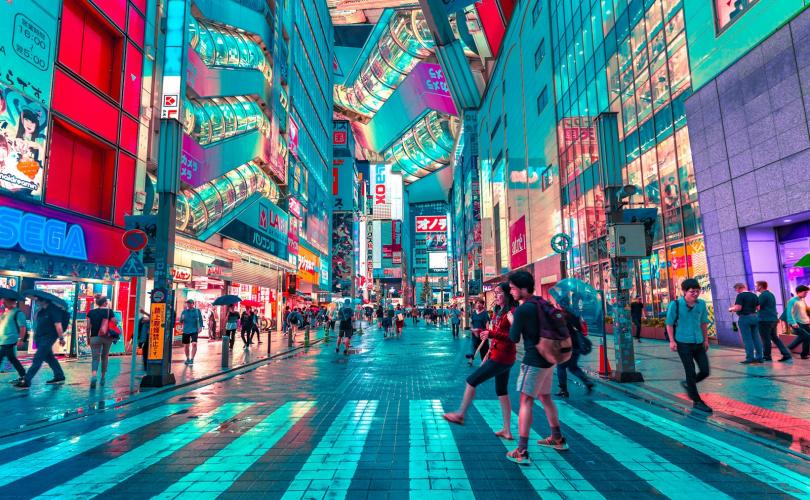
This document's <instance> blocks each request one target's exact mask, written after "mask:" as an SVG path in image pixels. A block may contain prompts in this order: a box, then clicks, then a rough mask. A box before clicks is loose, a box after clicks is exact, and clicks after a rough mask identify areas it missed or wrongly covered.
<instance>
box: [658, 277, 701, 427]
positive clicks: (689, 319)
mask: <svg viewBox="0 0 810 500" xmlns="http://www.w3.org/2000/svg"><path fill="white" fill-rule="evenodd" d="M681 291H682V292H683V296H682V297H679V298H677V299H675V300H673V301H672V302H670V304H669V307H668V308H667V319H666V324H667V332H668V333H669V348H670V350H671V351H673V352H677V353H678V357H679V358H680V359H681V363H682V364H683V369H684V373H685V375H686V380H684V381H682V382H681V386H682V387H683V388H684V389H686V393H687V394H688V395H689V398H690V399H691V400H692V405H693V407H694V408H695V409H696V410H699V411H703V412H706V413H711V412H712V409H711V408H710V407H709V405H707V404H706V403H704V402H703V400H702V399H701V398H700V394H699V393H698V390H697V384H698V383H699V382H702V381H703V380H705V379H706V378H707V377H708V376H709V373H710V372H709V356H708V354H707V353H708V351H709V333H708V329H709V312H708V309H707V308H706V302H704V301H703V299H700V298H699V297H700V292H701V288H700V283H698V281H697V280H696V279H692V278H690V279H686V280H684V281H683V283H681ZM696 364H697V367H698V370H699V371H698V372H697V373H696V372H695V365H696Z"/></svg>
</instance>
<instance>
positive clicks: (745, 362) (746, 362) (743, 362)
mask: <svg viewBox="0 0 810 500" xmlns="http://www.w3.org/2000/svg"><path fill="white" fill-rule="evenodd" d="M751 363H754V360H753V359H745V360H743V361H740V364H741V365H750V364H751Z"/></svg>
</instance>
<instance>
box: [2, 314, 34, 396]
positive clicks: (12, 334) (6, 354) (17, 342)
mask: <svg viewBox="0 0 810 500" xmlns="http://www.w3.org/2000/svg"><path fill="white" fill-rule="evenodd" d="M17 306H18V301H17V300H15V299H11V298H6V299H3V307H5V311H3V314H2V316H0V365H2V364H3V360H5V359H7V360H8V361H9V363H11V366H13V367H14V369H15V370H17V375H18V378H17V380H16V381H15V383H20V382H22V381H23V380H25V369H24V368H23V366H22V363H20V360H19V359H17V353H16V352H15V351H14V348H15V347H22V344H23V342H25V340H26V337H27V336H28V323H27V322H26V319H25V313H24V312H22V311H21V310H20V309H19V307H17Z"/></svg>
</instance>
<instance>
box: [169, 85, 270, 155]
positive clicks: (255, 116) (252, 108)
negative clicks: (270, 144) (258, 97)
mask: <svg viewBox="0 0 810 500" xmlns="http://www.w3.org/2000/svg"><path fill="white" fill-rule="evenodd" d="M183 109H184V113H185V120H184V126H183V129H184V131H185V133H187V134H188V135H190V136H191V137H192V138H193V139H194V140H195V141H197V143H198V144H200V145H202V146H205V145H207V144H211V143H214V142H217V141H221V140H223V139H227V138H229V137H233V136H235V135H238V134H242V133H245V132H249V131H251V130H256V129H258V130H260V131H262V133H265V134H266V133H268V131H269V128H270V123H269V120H268V119H267V116H266V115H265V114H264V113H263V112H262V108H261V106H259V103H257V102H256V101H254V100H253V99H251V98H249V97H244V96H229V97H212V98H207V99H186V101H185V102H184V106H183Z"/></svg>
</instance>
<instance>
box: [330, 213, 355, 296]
mask: <svg viewBox="0 0 810 500" xmlns="http://www.w3.org/2000/svg"><path fill="white" fill-rule="evenodd" d="M353 225H354V216H353V214H352V213H350V212H349V213H345V212H339V213H335V214H334V215H333V216H332V293H339V294H340V295H341V296H343V297H349V296H351V285H352V278H353V277H354V270H353V269H352V267H353V263H354V254H355V243H354V238H353V237H352V226H353Z"/></svg>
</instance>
